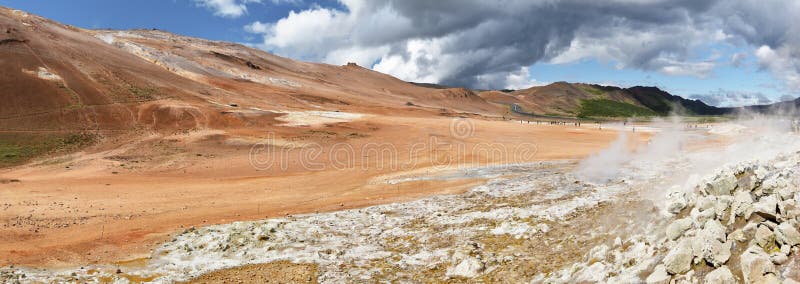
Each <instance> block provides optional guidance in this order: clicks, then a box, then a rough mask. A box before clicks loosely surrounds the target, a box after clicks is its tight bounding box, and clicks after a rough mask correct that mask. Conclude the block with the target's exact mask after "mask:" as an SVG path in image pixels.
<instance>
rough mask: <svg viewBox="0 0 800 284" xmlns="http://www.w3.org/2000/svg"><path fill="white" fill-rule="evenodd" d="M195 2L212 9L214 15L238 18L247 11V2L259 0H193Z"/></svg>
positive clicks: (259, 0)
mask: <svg viewBox="0 0 800 284" xmlns="http://www.w3.org/2000/svg"><path fill="white" fill-rule="evenodd" d="M195 3H196V4H197V5H198V6H202V7H205V8H207V9H210V10H212V11H214V15H215V16H219V17H225V18H238V17H241V16H242V15H244V14H245V13H247V4H249V3H261V0H195Z"/></svg>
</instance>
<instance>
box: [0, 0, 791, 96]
mask: <svg viewBox="0 0 800 284" xmlns="http://www.w3.org/2000/svg"><path fill="white" fill-rule="evenodd" d="M0 5H2V6H6V7H11V8H14V9H20V10H24V11H27V12H30V13H34V14H37V15H40V16H43V17H46V18H50V19H53V20H56V21H59V22H62V23H66V24H70V25H75V26H79V27H83V28H93V29H100V28H110V29H134V28H157V29H162V30H166V31H170V32H173V33H177V34H181V35H188V36H194V37H201V38H206V39H212V40H222V41H230V42H238V43H243V44H247V45H250V46H253V47H257V48H261V49H263V50H265V51H268V52H271V53H274V54H277V55H281V56H286V57H290V58H294V59H299V60H304V61H313V62H324V63H330V64H337V65H339V64H345V63H347V62H356V63H358V64H359V65H361V66H365V67H369V68H372V69H374V70H376V71H380V72H383V73H388V74H390V75H393V76H395V77H398V78H400V79H403V80H407V81H414V82H427V83H439V84H444V85H449V86H461V87H469V88H479V89H503V88H508V89H522V88H528V87H531V86H537V85H544V84H548V83H552V82H557V81H568V82H584V83H595V84H602V85H614V86H620V87H630V86H635V85H645V86H657V87H659V88H662V89H664V90H667V91H669V92H670V93H673V94H676V95H680V96H683V97H687V98H694V99H700V100H702V101H704V102H706V103H708V104H711V105H716V106H740V105H752V104H767V103H772V102H777V101H784V100H789V99H794V98H796V97H798V96H800V25H795V24H794V23H793V20H794V19H797V18H798V17H800V1H795V0H758V1H756V0H606V1H589V0H496V1H486V0H439V1H427V0H339V1H335V0H332V1H314V0H137V1H121V0H120V1H114V0H70V1H62V0H36V1H31V0H0Z"/></svg>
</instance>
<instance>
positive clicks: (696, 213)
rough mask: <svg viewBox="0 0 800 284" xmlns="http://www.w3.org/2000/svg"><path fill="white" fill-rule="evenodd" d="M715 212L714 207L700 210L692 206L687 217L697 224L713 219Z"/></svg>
mask: <svg viewBox="0 0 800 284" xmlns="http://www.w3.org/2000/svg"><path fill="white" fill-rule="evenodd" d="M716 215H717V212H716V211H715V210H714V208H708V209H705V210H701V209H699V208H697V207H695V208H692V211H691V212H689V217H691V218H692V220H693V221H694V222H695V223H697V224H704V223H705V222H706V221H708V220H710V219H713V218H714V217H716Z"/></svg>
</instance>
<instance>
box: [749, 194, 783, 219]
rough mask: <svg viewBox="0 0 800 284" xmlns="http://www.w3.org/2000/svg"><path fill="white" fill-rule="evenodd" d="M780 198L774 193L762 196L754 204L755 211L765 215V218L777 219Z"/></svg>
mask: <svg viewBox="0 0 800 284" xmlns="http://www.w3.org/2000/svg"><path fill="white" fill-rule="evenodd" d="M777 209H778V198H776V197H775V196H772V195H767V196H764V197H761V199H759V200H758V202H756V203H754V204H753V212H755V213H756V214H758V215H760V216H761V217H764V219H767V220H771V221H775V220H777V218H778V212H777Z"/></svg>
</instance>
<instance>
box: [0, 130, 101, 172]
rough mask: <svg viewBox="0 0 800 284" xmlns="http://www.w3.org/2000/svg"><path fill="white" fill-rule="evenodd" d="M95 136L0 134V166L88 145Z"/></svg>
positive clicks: (92, 141) (16, 163) (11, 164)
mask: <svg viewBox="0 0 800 284" xmlns="http://www.w3.org/2000/svg"><path fill="white" fill-rule="evenodd" d="M95 140H96V136H95V135H93V134H88V133H73V134H66V135H27V134H26V135H14V134H4V135H0V168H3V167H9V166H14V165H18V164H22V163H24V162H27V161H29V160H30V159H33V158H35V157H38V156H41V155H45V154H50V153H55V152H59V151H70V150H76V149H79V148H81V147H84V146H88V145H90V144H92V143H94V141H95Z"/></svg>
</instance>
